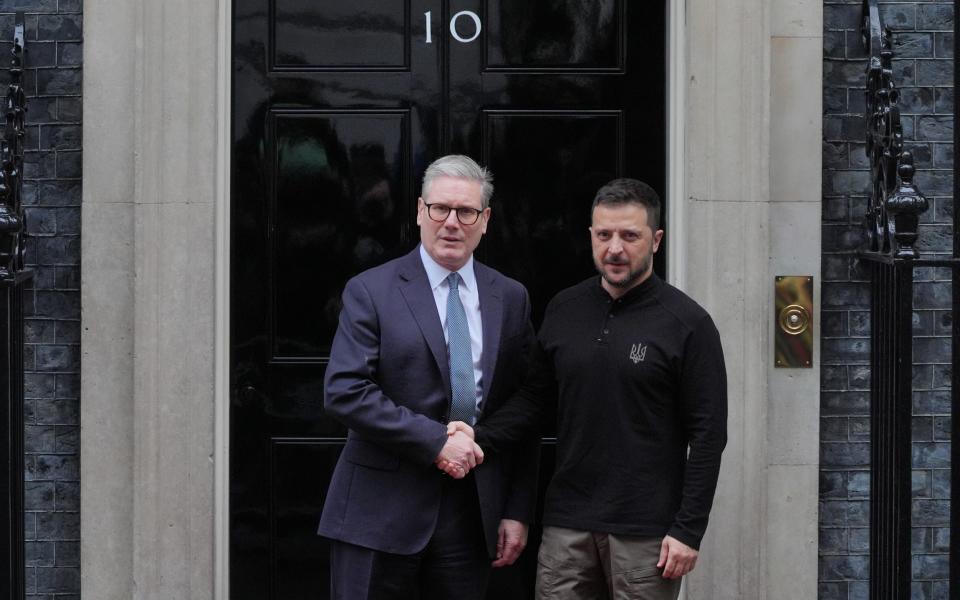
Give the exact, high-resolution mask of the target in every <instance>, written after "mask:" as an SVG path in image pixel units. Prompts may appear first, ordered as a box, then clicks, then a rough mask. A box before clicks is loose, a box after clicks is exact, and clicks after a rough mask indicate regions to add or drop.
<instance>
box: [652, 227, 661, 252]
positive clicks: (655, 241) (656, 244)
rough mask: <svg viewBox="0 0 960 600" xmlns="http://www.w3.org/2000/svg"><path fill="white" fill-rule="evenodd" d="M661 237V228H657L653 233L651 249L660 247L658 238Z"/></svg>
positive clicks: (654, 249)
mask: <svg viewBox="0 0 960 600" xmlns="http://www.w3.org/2000/svg"><path fill="white" fill-rule="evenodd" d="M662 239H663V230H662V229H658V230H656V231H655V232H654V234H653V251H654V252H656V251H657V250H659V249H660V240H662Z"/></svg>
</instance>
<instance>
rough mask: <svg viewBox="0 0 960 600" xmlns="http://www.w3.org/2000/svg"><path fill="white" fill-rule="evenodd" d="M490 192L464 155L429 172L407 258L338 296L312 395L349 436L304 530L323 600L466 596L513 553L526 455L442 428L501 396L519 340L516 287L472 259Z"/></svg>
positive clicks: (514, 372)
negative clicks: (318, 393) (316, 548)
mask: <svg viewBox="0 0 960 600" xmlns="http://www.w3.org/2000/svg"><path fill="white" fill-rule="evenodd" d="M492 193H493V186H492V178H491V176H490V174H489V173H488V172H487V171H486V169H483V168H481V167H480V166H479V165H477V164H476V163H475V162H474V161H473V160H471V159H470V158H468V157H465V156H445V157H443V158H440V159H438V160H437V161H435V162H434V163H432V164H431V165H430V166H429V167H428V168H427V170H426V172H425V174H424V178H423V189H422V196H421V198H419V199H418V201H417V224H418V225H419V226H420V239H421V244H420V246H419V247H418V248H417V249H415V250H414V251H413V252H411V253H410V254H408V255H406V256H404V257H401V258H398V259H396V260H393V261H390V262H388V263H386V264H384V265H381V266H379V267H376V268H373V269H370V270H368V271H365V272H363V273H361V274H360V275H358V276H356V277H354V278H353V279H351V280H350V281H348V282H347V285H346V288H345V289H344V292H343V310H342V312H341V314H340V323H339V327H338V329H337V334H336V337H335V338H334V341H333V347H332V350H331V354H330V363H329V365H328V366H327V372H326V379H325V390H326V393H325V397H324V405H325V407H326V409H327V412H328V413H329V414H331V415H333V416H334V417H336V418H337V419H338V420H340V421H341V422H342V423H343V424H345V425H346V426H347V427H348V428H349V433H348V435H347V443H346V446H345V447H344V449H343V453H342V454H341V456H340V459H339V461H338V463H337V467H336V469H335V471H334V474H333V478H332V481H331V483H330V488H329V491H328V494H327V498H326V501H325V503H324V507H323V515H322V517H321V520H320V528H319V533H320V535H323V536H326V537H328V538H331V540H333V541H332V544H331V565H330V566H331V592H332V594H331V597H332V598H336V599H345V600H363V599H374V598H377V599H380V598H396V599H407V598H418V597H419V598H422V599H423V600H432V599H435V598H436V599H440V598H457V599H458V600H463V599H470V598H476V599H480V598H483V596H484V592H485V588H486V582H487V578H488V575H489V570H490V566H491V560H492V561H493V562H492V565H493V566H494V567H498V566H505V565H508V564H511V563H512V562H513V561H515V560H516V558H517V556H519V554H520V552H521V550H523V547H524V545H525V544H526V538H527V524H528V523H529V522H530V520H531V518H532V516H533V512H534V510H535V504H536V476H537V466H538V465H537V463H538V457H537V455H536V448H537V447H538V446H537V445H536V444H535V443H534V444H531V445H530V446H529V447H528V448H525V449H523V450H522V451H518V452H511V453H502V454H500V453H491V454H488V455H487V456H484V455H483V452H482V451H481V450H480V448H479V446H477V445H476V444H475V443H474V442H473V440H472V439H471V436H469V435H466V434H465V433H464V432H452V433H450V434H448V431H447V425H446V424H447V423H448V422H449V421H451V420H457V421H460V420H462V421H465V422H466V423H476V422H477V421H478V420H479V419H482V418H483V415H484V414H488V413H490V412H493V411H495V410H496V409H497V408H498V407H499V405H500V404H502V403H503V401H504V400H505V399H506V398H509V397H510V396H511V395H512V394H513V392H514V391H515V390H516V389H517V388H518V386H519V384H520V382H521V381H522V379H523V376H524V371H525V368H526V354H527V350H528V349H529V347H530V345H531V344H532V343H533V333H532V327H531V325H530V319H529V315H530V306H529V298H528V296H527V291H526V289H524V287H523V286H522V285H521V284H519V283H518V282H516V281H513V280H512V279H509V278H507V277H505V276H503V275H501V274H499V273H497V272H496V271H494V270H493V269H490V268H489V267H486V266H484V265H482V264H480V263H479V262H477V261H475V260H473V251H474V249H475V248H476V247H477V244H478V243H479V242H480V238H481V236H482V235H483V234H484V233H485V232H486V229H487V223H488V222H489V219H490V206H489V201H490V196H491V195H492ZM437 464H443V465H444V467H445V470H446V472H447V473H448V474H445V473H444V472H443V471H440V470H438V469H437V468H436V465H437Z"/></svg>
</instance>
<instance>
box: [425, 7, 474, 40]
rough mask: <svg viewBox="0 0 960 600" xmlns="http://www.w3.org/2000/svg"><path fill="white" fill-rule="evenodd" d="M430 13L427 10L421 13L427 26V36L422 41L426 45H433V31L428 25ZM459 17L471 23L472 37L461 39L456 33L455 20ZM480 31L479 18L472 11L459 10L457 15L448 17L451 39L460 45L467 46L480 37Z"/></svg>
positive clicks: (429, 24)
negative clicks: (466, 18) (468, 19)
mask: <svg viewBox="0 0 960 600" xmlns="http://www.w3.org/2000/svg"><path fill="white" fill-rule="evenodd" d="M431 13H432V11H429V10H428V11H427V12H425V13H423V17H424V20H425V21H426V24H427V35H426V38H425V40H424V41H425V42H426V43H427V44H432V43H433V31H432V29H431V26H432V25H431V23H430V16H431ZM460 17H469V18H470V20H471V21H473V28H474V31H473V35H472V36H470V37H463V36H462V35H460V34H459V33H457V19H459V18H460ZM480 30H481V25H480V17H479V16H477V13H475V12H473V11H472V10H461V11H460V12H458V13H457V14H455V15H453V16H452V17H450V35H451V36H453V39H455V40H457V41H458V42H460V43H463V44H467V43H469V42H472V41H473V40H475V39H477V38H478V37H480Z"/></svg>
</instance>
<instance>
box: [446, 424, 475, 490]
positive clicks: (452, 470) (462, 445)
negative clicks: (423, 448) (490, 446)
mask: <svg viewBox="0 0 960 600" xmlns="http://www.w3.org/2000/svg"><path fill="white" fill-rule="evenodd" d="M463 425H464V427H467V428H469V425H466V424H465V423H464V424H463ZM470 433H471V434H472V433H473V430H472V429H471V430H470ZM435 462H436V465H437V467H438V468H439V469H441V470H442V471H444V472H445V473H446V474H447V475H449V476H451V477H453V478H454V479H463V478H464V477H466V476H467V473H469V472H470V471H471V469H473V468H474V467H476V466H477V465H479V464H480V463H482V462H483V450H481V449H480V446H478V445H476V444H475V443H474V442H473V439H472V436H468V435H467V434H466V433H465V432H464V431H463V430H458V431H455V432H454V433H452V434H451V433H449V432H448V436H447V443H446V444H444V445H443V448H442V449H441V450H440V454H439V455H438V456H437V460H436V461H435Z"/></svg>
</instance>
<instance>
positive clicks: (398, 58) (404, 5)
mask: <svg viewBox="0 0 960 600" xmlns="http://www.w3.org/2000/svg"><path fill="white" fill-rule="evenodd" d="M270 4H271V6H270V8H271V17H272V19H271V24H272V27H271V41H272V44H271V51H272V55H271V57H272V59H273V60H272V63H271V64H272V66H273V68H274V69H276V70H379V69H391V70H405V69H407V68H408V67H409V62H410V57H409V45H410V36H411V32H410V18H409V3H408V2H396V1H390V2H387V1H384V0H353V1H351V2H349V3H348V2H319V1H317V0H272V2H271V3H270Z"/></svg>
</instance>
